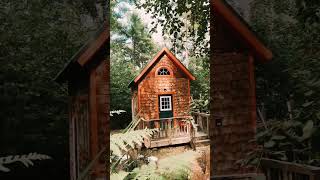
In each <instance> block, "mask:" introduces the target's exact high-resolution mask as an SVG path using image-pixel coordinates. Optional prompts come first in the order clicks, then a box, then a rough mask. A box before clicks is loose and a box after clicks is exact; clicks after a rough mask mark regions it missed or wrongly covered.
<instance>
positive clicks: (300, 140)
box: [238, 120, 316, 165]
mask: <svg viewBox="0 0 320 180" xmlns="http://www.w3.org/2000/svg"><path fill="white" fill-rule="evenodd" d="M315 130H316V128H315V126H314V124H313V121H311V120H310V121H307V122H306V123H301V122H299V121H296V120H288V121H274V122H272V123H271V124H270V125H269V126H268V127H267V128H265V129H263V130H260V131H259V132H258V133H257V135H256V137H255V140H254V141H256V142H257V144H259V146H260V147H259V148H257V149H256V150H255V151H252V152H250V153H248V154H247V155H248V156H247V158H246V159H242V160H240V161H238V162H239V163H241V164H242V165H247V164H253V165H259V162H260V159H261V158H262V157H264V158H271V159H277V160H282V161H289V162H296V163H302V164H311V163H312V162H314V161H315V159H313V156H312V147H311V139H312V136H313V134H314V132H315Z"/></svg>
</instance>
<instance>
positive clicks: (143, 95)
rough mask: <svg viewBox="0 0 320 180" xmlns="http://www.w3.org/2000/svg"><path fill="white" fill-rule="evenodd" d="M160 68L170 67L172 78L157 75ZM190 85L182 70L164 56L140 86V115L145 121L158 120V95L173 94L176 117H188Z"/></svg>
mask: <svg viewBox="0 0 320 180" xmlns="http://www.w3.org/2000/svg"><path fill="white" fill-rule="evenodd" d="M160 67H168V68H169V69H170V70H172V72H171V74H170V76H158V75H156V72H157V70H158V69H159V68H160ZM189 83H190V82H189V79H188V78H187V77H186V76H185V75H184V74H183V73H182V72H181V70H180V69H179V68H178V67H177V66H176V65H175V64H174V63H173V62H172V61H171V60H170V59H169V58H168V57H167V56H166V55H164V56H163V57H162V58H161V59H160V60H159V62H158V63H156V64H155V65H154V66H153V67H152V69H151V70H150V71H149V72H148V74H147V75H146V77H144V79H143V80H142V81H141V82H140V83H139V85H138V86H139V87H138V91H139V92H138V99H137V100H138V106H139V110H140V114H139V115H140V116H141V117H143V118H145V119H158V118H159V109H158V95H160V94H172V102H173V113H174V116H175V117H177V116H186V115H188V112H189V106H190V90H189V89H190V85H189ZM139 110H138V111H139Z"/></svg>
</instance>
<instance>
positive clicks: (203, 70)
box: [189, 57, 210, 112]
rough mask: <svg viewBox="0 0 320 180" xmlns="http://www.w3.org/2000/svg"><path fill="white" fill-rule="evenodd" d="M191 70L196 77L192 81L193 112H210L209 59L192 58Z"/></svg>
mask: <svg viewBox="0 0 320 180" xmlns="http://www.w3.org/2000/svg"><path fill="white" fill-rule="evenodd" d="M189 69H190V71H191V72H192V74H193V75H194V76H195V77H196V80H195V81H191V84H190V88H191V96H192V101H191V111H193V112H209V99H210V94H209V93H210V67H209V58H208V57H206V58H201V57H191V58H190V63H189Z"/></svg>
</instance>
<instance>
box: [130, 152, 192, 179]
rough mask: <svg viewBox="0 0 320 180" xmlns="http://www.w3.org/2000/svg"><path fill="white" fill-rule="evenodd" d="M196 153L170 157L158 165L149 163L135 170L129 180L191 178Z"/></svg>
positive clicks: (160, 161)
mask: <svg viewBox="0 0 320 180" xmlns="http://www.w3.org/2000/svg"><path fill="white" fill-rule="evenodd" d="M195 153H196V152H193V151H189V152H186V153H182V154H178V155H175V156H170V157H167V158H164V159H161V160H159V162H158V163H157V164H155V163H149V164H148V165H143V166H141V167H138V168H136V169H134V170H133V171H132V172H131V173H130V175H129V176H128V179H139V180H140V179H145V180H158V179H159V180H161V179H163V180H173V179H175V180H185V179H190V177H191V168H192V165H193V163H192V161H194V158H195Z"/></svg>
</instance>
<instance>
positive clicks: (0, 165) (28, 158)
mask: <svg viewBox="0 0 320 180" xmlns="http://www.w3.org/2000/svg"><path fill="white" fill-rule="evenodd" d="M46 159H51V157H50V156H47V155H44V154H38V153H29V154H28V155H15V156H7V157H0V171H2V172H9V171H10V169H9V168H7V167H5V166H4V164H11V163H15V162H21V163H22V164H23V165H24V166H26V167H29V166H33V165H34V164H33V162H32V161H34V160H46Z"/></svg>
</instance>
